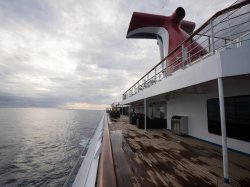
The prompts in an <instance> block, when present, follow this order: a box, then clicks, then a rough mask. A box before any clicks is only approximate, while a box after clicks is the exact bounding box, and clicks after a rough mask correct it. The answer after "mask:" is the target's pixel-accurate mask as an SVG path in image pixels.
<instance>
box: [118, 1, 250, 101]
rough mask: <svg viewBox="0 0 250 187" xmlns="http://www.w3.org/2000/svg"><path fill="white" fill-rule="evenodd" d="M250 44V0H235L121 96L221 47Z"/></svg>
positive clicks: (129, 93) (224, 48)
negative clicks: (236, 0)
mask: <svg viewBox="0 0 250 187" xmlns="http://www.w3.org/2000/svg"><path fill="white" fill-rule="evenodd" d="M245 44H250V2H249V0H246V1H244V0H243V1H239V2H237V3H236V4H234V5H232V6H230V7H228V8H226V9H224V10H221V11H219V12H217V13H216V14H215V15H214V16H212V17H211V18H210V19H209V20H208V21H207V22H206V23H204V24H203V25H202V26H201V27H200V28H199V29H197V30H196V31H195V32H194V33H193V34H192V35H191V36H190V37H189V38H187V39H186V40H185V41H183V42H182V43H181V44H180V45H179V46H178V47H177V48H176V49H174V50H173V51H171V52H170V53H169V54H168V56H166V57H165V58H164V59H163V60H161V61H160V62H159V63H158V64H157V65H156V66H154V67H153V68H152V69H151V70H150V71H149V72H147V73H146V74H145V75H144V76H143V77H142V78H141V79H140V80H139V81H137V82H136V83H135V84H134V85H133V86H131V87H130V88H129V89H128V90H127V91H126V92H125V93H124V94H123V97H122V99H123V100H126V99H127V98H128V97H131V96H133V95H135V94H137V93H139V92H140V91H142V90H144V89H146V88H149V87H151V86H152V85H154V84H157V83H158V82H160V81H161V80H162V79H166V78H168V77H169V76H171V75H172V74H173V73H174V72H175V71H177V70H179V69H181V68H182V69H185V68H187V67H188V66H191V65H192V64H194V63H197V62H199V61H200V60H202V59H204V58H207V57H208V56H211V55H213V54H215V53H216V52H218V51H221V50H227V49H230V48H235V47H239V46H242V45H245Z"/></svg>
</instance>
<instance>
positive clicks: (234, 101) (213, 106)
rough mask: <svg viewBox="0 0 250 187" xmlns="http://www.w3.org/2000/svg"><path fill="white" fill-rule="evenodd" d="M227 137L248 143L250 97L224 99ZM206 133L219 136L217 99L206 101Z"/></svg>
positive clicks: (249, 137) (219, 125) (249, 132)
mask: <svg viewBox="0 0 250 187" xmlns="http://www.w3.org/2000/svg"><path fill="white" fill-rule="evenodd" d="M224 103H225V116H226V129H227V137H230V138H234V139H238V140H243V141H247V142H250V95H246V96H237V97H225V100H224ZM207 116H208V132H210V133H212V134H217V135H221V123H220V108H219V99H218V98H215V99H208V100H207Z"/></svg>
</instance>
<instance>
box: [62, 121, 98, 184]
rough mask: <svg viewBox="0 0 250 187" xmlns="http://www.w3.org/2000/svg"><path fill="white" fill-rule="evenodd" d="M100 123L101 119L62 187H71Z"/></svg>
mask: <svg viewBox="0 0 250 187" xmlns="http://www.w3.org/2000/svg"><path fill="white" fill-rule="evenodd" d="M101 122H102V119H101V120H100V122H99V123H98V124H99V125H97V126H96V127H95V129H94V131H93V133H92V135H91V137H90V138H89V140H88V142H87V144H86V145H85V147H84V148H83V150H82V151H81V153H80V156H79V157H78V159H77V161H76V163H75V165H74V166H73V168H72V169H71V171H70V174H69V175H68V177H67V179H66V181H65V182H64V185H63V187H69V186H72V184H73V182H74V180H75V177H76V174H77V172H78V170H79V167H80V165H81V164H82V162H83V160H84V158H85V156H86V153H87V151H88V148H89V146H90V143H91V140H92V139H93V137H94V135H95V132H96V129H97V128H98V127H99V126H100V125H101Z"/></svg>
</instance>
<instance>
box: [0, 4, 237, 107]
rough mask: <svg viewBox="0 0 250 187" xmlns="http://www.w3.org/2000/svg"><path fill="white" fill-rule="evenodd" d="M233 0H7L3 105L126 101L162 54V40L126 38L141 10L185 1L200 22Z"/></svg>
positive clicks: (2, 28)
mask: <svg viewBox="0 0 250 187" xmlns="http://www.w3.org/2000/svg"><path fill="white" fill-rule="evenodd" d="M215 2H216V5H217V6H216V7H214V6H212V4H214V3H215ZM232 2H234V1H233V0H231V1H227V2H224V1H223V0H220V1H215V0H207V1H201V2H200V1H199V2H197V1H195V0H192V1H190V0H189V1H188V0H182V1H174V0H157V1H156V0H144V1H133V0H117V1H115V0H107V1H101V0H95V1H68V0H60V1H49V0H43V1H39V0H34V1H29V0H12V1H9V0H2V1H0V19H1V20H4V21H2V22H1V23H0V79H1V81H0V87H1V92H0V107H1V106H2V107H7V106H14V107H18V106H20V107H34V106H36V107H62V106H64V107H66V108H70V107H72V108H89V109H90V108H91V109H93V108H98V109H100V108H103V107H105V106H107V105H109V104H110V103H112V102H114V101H120V100H121V95H122V93H123V92H125V91H126V90H127V89H128V88H129V87H130V86H131V85H132V84H134V83H135V82H136V81H137V80H138V79H139V78H141V77H142V76H143V75H144V74H145V73H146V72H147V71H148V70H149V69H151V68H152V67H153V66H154V65H155V64H156V63H157V62H159V60H160V56H159V51H158V46H157V45H156V41H155V40H132V39H131V40H128V39H126V38H125V37H126V32H127V29H128V25H129V22H130V19H131V15H132V13H133V12H134V11H139V12H147V13H154V14H164V15H169V14H172V12H173V11H174V10H175V9H176V8H177V7H178V6H183V7H184V8H185V9H186V17H187V19H188V20H193V21H195V22H197V23H198V25H200V24H201V23H202V22H204V21H205V20H206V19H208V17H210V16H212V14H214V13H215V12H216V10H219V9H221V8H223V7H225V6H228V5H230V4H231V3H232ZM197 15H199V16H197ZM201 15H202V16H201Z"/></svg>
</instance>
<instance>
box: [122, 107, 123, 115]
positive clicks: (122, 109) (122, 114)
mask: <svg viewBox="0 0 250 187" xmlns="http://www.w3.org/2000/svg"><path fill="white" fill-rule="evenodd" d="M122 115H123V105H122Z"/></svg>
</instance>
